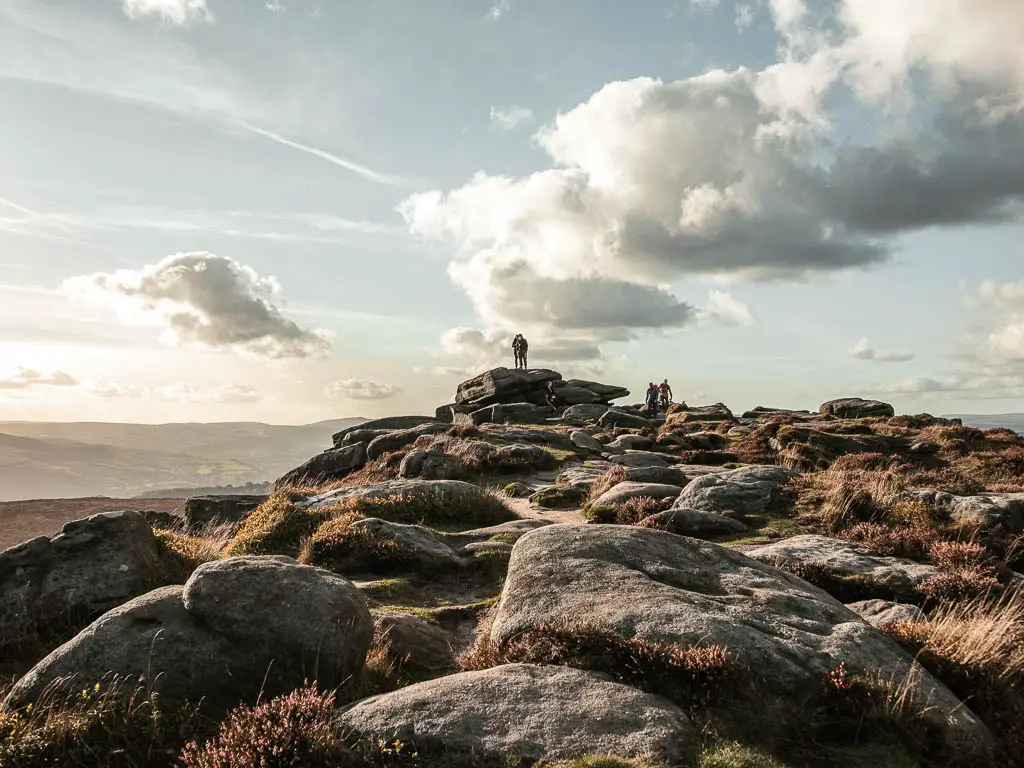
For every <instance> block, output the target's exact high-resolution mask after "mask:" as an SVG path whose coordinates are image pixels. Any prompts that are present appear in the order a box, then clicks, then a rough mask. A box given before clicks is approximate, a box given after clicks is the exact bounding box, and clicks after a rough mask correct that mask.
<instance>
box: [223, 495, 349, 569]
mask: <svg viewBox="0 0 1024 768" xmlns="http://www.w3.org/2000/svg"><path fill="white" fill-rule="evenodd" d="M331 515H332V512H331V510H329V509H315V510H308V509H300V508H299V507H298V506H297V505H296V504H295V502H293V501H292V500H291V499H290V498H289V496H288V494H287V493H285V492H275V493H274V494H273V495H272V496H271V497H270V498H269V499H267V500H266V501H265V502H263V503H262V504H260V506H258V507H257V508H256V509H254V510H253V511H252V512H251V513H250V514H249V516H248V517H247V518H246V519H245V521H244V522H243V523H242V526H241V529H240V530H239V531H238V533H237V534H235V537H234V539H232V540H231V543H230V544H228V546H227V548H226V549H225V550H224V555H225V556H227V557H237V556H238V555H289V556H291V557H295V556H296V555H298V553H299V548H300V547H301V546H302V541H303V540H304V539H305V538H307V537H309V536H312V535H313V533H314V532H315V531H316V529H317V528H319V527H320V525H321V524H322V523H323V522H324V521H325V520H327V519H328V518H330V517H331Z"/></svg>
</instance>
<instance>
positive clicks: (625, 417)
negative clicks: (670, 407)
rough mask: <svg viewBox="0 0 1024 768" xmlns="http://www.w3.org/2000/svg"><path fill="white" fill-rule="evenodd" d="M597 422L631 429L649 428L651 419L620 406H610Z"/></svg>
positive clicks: (604, 425) (602, 424) (606, 425)
mask: <svg viewBox="0 0 1024 768" xmlns="http://www.w3.org/2000/svg"><path fill="white" fill-rule="evenodd" d="M597 423H598V424H600V425H601V426H602V427H627V428H629V429H649V428H650V427H651V421H650V419H645V418H644V417H643V416H638V415H637V414H635V413H629V412H627V411H621V410H619V409H618V408H609V409H608V410H607V411H605V412H604V413H603V414H602V415H601V418H599V419H598V420H597Z"/></svg>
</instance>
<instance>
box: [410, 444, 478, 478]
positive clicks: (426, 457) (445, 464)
mask: <svg viewBox="0 0 1024 768" xmlns="http://www.w3.org/2000/svg"><path fill="white" fill-rule="evenodd" d="M463 474H464V470H463V467H462V464H461V463H460V462H459V460H458V459H457V458H455V457H454V456H449V455H448V454H447V453H443V452H442V451H421V450H416V451H410V452H409V453H407V454H406V455H405V458H403V459H402V463H401V464H400V465H399V467H398V476H399V477H402V478H415V477H418V478H421V479H423V480H458V479H459V478H460V477H462V475H463Z"/></svg>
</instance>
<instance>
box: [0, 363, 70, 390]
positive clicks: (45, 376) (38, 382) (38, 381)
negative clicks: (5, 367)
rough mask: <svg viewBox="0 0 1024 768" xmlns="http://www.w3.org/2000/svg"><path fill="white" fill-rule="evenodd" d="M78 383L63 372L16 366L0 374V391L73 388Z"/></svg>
mask: <svg viewBox="0 0 1024 768" xmlns="http://www.w3.org/2000/svg"><path fill="white" fill-rule="evenodd" d="M77 383H78V382H77V381H75V379H74V378H73V377H72V376H70V375H68V374H66V373H64V371H37V370H34V369H32V368H22V367H21V366H18V367H17V368H15V369H14V370H13V371H9V372H8V373H6V374H0V389H29V388H30V387H73V386H75V385H76V384H77Z"/></svg>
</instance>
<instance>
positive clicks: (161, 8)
mask: <svg viewBox="0 0 1024 768" xmlns="http://www.w3.org/2000/svg"><path fill="white" fill-rule="evenodd" d="M121 7H122V8H124V12H125V13H126V14H128V17H129V18H131V19H138V18H141V17H143V16H158V17H160V19H161V20H163V21H167V22H170V23H171V24H177V25H179V26H184V25H186V24H191V23H192V22H195V21H205V22H208V23H212V22H213V14H212V13H210V9H209V8H208V7H207V5H206V0H121Z"/></svg>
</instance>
